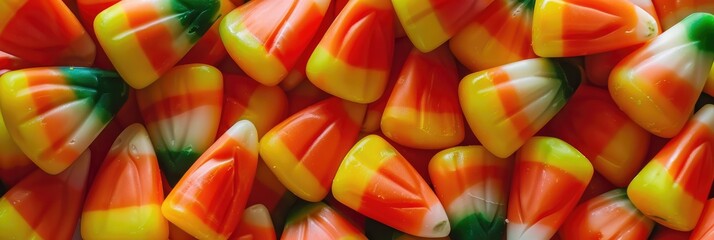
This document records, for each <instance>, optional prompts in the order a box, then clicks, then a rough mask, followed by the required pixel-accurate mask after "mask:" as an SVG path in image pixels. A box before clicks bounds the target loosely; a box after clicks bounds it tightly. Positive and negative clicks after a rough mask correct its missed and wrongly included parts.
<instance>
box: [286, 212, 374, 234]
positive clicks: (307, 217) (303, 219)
mask: <svg viewBox="0 0 714 240" xmlns="http://www.w3.org/2000/svg"><path fill="white" fill-rule="evenodd" d="M280 239H281V240H300V239H305V240H310V239H355V240H358V239H364V240H366V239H367V237H365V236H364V235H362V233H361V232H360V231H359V230H357V229H356V228H355V227H354V226H352V224H351V223H350V222H349V221H347V219H345V218H344V217H342V216H340V214H339V213H337V212H336V211H335V210H334V209H332V208H330V207H329V206H327V205H325V204H324V203H310V204H307V205H304V206H297V207H295V208H294V209H293V211H292V212H291V213H290V215H289V216H288V219H287V222H286V223H285V229H284V230H283V235H282V236H281V237H280Z"/></svg>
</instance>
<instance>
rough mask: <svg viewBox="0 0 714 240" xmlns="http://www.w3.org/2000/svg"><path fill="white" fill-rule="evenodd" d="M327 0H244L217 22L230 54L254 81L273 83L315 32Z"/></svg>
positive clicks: (290, 64) (281, 76) (277, 81)
mask: <svg viewBox="0 0 714 240" xmlns="http://www.w3.org/2000/svg"><path fill="white" fill-rule="evenodd" d="M330 2H331V1H329V0H283V1H254V2H248V3H246V4H244V5H242V6H240V7H238V8H237V9H235V10H233V11H232V12H231V13H229V14H228V15H227V16H226V17H225V19H224V20H223V22H222V23H221V28H220V29H221V38H222V39H223V42H224V43H225V45H226V47H227V50H228V53H229V54H230V56H231V58H233V60H234V61H235V62H236V63H237V64H238V66H240V67H241V68H242V69H243V71H245V73H246V74H248V76H251V77H252V78H253V79H255V80H256V81H258V82H260V83H262V84H265V85H268V86H274V85H276V84H278V83H280V81H281V80H283V78H285V76H287V74H288V72H289V71H290V70H291V69H292V68H293V66H295V63H296V62H297V60H298V58H299V57H300V55H301V54H302V52H303V51H304V50H305V48H306V47H307V46H308V44H309V43H310V40H312V36H313V35H314V34H315V33H316V32H317V29H318V27H319V26H320V22H321V21H322V19H323V18H324V17H325V12H326V11H327V8H328V7H329V6H330Z"/></svg>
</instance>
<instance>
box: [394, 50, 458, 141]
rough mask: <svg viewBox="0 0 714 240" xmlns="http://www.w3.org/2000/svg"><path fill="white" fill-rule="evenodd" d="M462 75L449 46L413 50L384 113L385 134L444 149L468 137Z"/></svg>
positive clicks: (395, 138) (401, 139)
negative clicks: (460, 90)
mask: <svg viewBox="0 0 714 240" xmlns="http://www.w3.org/2000/svg"><path fill="white" fill-rule="evenodd" d="M458 82H459V76H458V73H457V72H456V64H455V63H454V59H453V58H452V56H451V54H449V51H448V49H447V48H446V47H442V48H438V49H436V50H434V51H432V52H429V53H421V52H419V51H418V50H416V49H414V50H412V52H411V53H410V55H409V57H408V58H407V60H406V62H405V63H404V67H403V68H402V71H401V74H400V76H399V79H398V80H397V83H396V84H395V85H394V89H393V90H392V92H391V96H390V97H389V101H387V105H386V106H385V109H384V113H383V115H382V121H381V129H382V132H383V133H384V135H385V136H387V137H389V138H390V139H392V140H394V141H395V142H397V143H399V144H401V145H404V146H407V147H412V148H424V149H443V148H447V147H452V146H455V145H456V144H459V143H460V142H461V141H463V140H464V122H463V114H462V113H461V107H460V106H459V99H458V96H457V95H456V94H454V93H456V92H457V91H458Z"/></svg>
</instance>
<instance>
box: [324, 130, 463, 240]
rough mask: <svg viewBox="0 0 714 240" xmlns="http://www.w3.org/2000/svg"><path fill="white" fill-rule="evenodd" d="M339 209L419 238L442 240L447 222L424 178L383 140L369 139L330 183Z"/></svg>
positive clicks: (350, 155)
mask: <svg viewBox="0 0 714 240" xmlns="http://www.w3.org/2000/svg"><path fill="white" fill-rule="evenodd" d="M332 195H334V196H335V199H337V200H338V201H339V202H341V203H342V204H344V205H345V206H347V207H349V208H351V209H354V210H356V211H357V212H359V213H361V214H363V215H365V216H367V217H369V218H372V219H374V220H377V221H379V222H381V223H384V224H386V225H388V226H390V227H393V228H395V229H397V230H399V231H402V232H405V233H409V234H412V235H415V236H420V237H444V236H446V235H448V234H449V231H450V225H449V220H448V218H447V216H446V212H445V211H444V207H443V206H442V205H441V203H440V202H439V199H438V198H437V197H436V195H435V194H434V192H433V191H432V190H431V188H429V186H428V185H427V183H426V182H425V181H424V179H423V178H422V177H421V176H419V173H417V171H416V170H415V169H414V167H412V166H411V165H410V164H409V162H408V161H407V160H406V159H404V157H403V156H402V155H401V154H400V153H399V152H398V151H397V150H396V149H394V147H392V146H391V145H390V144H389V143H388V142H387V141H386V140H384V139H383V138H381V137H379V136H377V135H369V136H366V137H364V138H362V140H360V141H359V142H357V143H356V144H355V145H354V147H352V149H351V150H350V152H349V153H347V156H345V159H344V160H343V161H342V164H341V165H340V168H339V169H338V170H337V175H335V180H334V181H333V182H332Z"/></svg>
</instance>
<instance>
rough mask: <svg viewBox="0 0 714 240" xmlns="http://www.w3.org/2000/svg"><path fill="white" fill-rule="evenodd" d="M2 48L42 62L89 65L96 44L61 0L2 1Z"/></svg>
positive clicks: (0, 39)
mask: <svg viewBox="0 0 714 240" xmlns="http://www.w3.org/2000/svg"><path fill="white" fill-rule="evenodd" d="M0 51H3V52H7V53H9V54H12V55H15V56H17V57H19V58H22V59H24V60H27V61H30V62H33V63H37V64H41V65H74V66H89V65H92V63H93V62H94V56H95V51H96V48H95V45H94V42H92V39H91V38H90V37H89V34H87V32H86V31H84V28H82V25H81V24H80V23H79V20H77V18H76V17H75V16H74V14H72V12H71V11H70V10H69V8H67V6H66V5H65V4H64V3H63V2H62V1H61V0H6V1H2V2H0Z"/></svg>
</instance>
